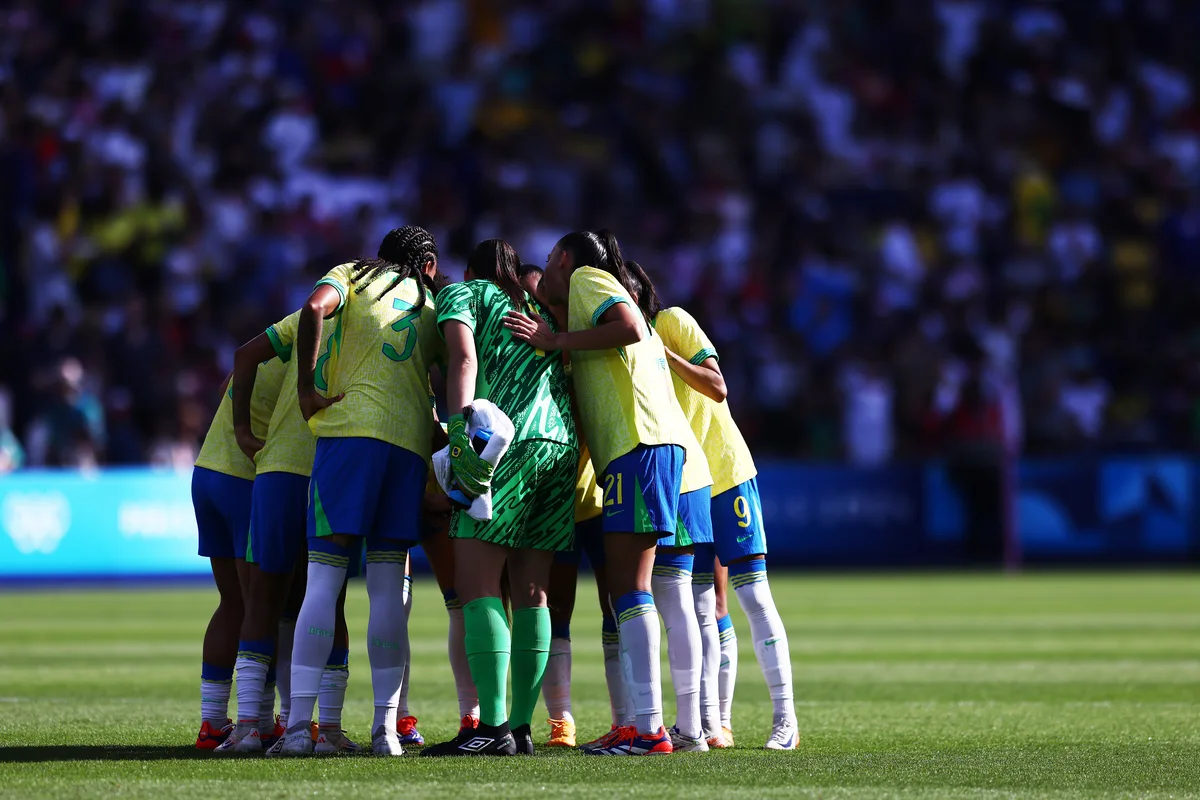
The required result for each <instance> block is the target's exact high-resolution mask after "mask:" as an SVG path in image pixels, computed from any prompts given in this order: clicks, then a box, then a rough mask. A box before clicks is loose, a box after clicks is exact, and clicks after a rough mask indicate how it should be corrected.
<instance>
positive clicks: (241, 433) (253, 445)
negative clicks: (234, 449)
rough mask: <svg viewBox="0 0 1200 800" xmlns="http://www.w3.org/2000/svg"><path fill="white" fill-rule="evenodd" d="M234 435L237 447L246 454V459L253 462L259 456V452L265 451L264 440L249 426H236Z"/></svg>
mask: <svg viewBox="0 0 1200 800" xmlns="http://www.w3.org/2000/svg"><path fill="white" fill-rule="evenodd" d="M233 435H234V438H236V439H237V446H238V447H239V448H241V451H242V452H243V453H245V454H246V458H248V459H250V460H251V461H253V460H254V457H255V456H257V455H258V451H259V450H262V449H263V445H264V442H263V440H262V439H259V438H258V437H257V436H255V435H254V433H253V432H252V431H251V430H250V427H249V426H248V425H247V426H243V425H238V426H235V427H234V429H233Z"/></svg>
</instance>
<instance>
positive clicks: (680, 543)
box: [673, 514, 696, 547]
mask: <svg viewBox="0 0 1200 800" xmlns="http://www.w3.org/2000/svg"><path fill="white" fill-rule="evenodd" d="M695 543H696V542H695V540H694V539H692V532H691V531H689V530H688V528H687V524H686V523H685V522H684V521H683V514H676V515H675V544H674V545H673V546H674V547H691V546H692V545H694V544H695Z"/></svg>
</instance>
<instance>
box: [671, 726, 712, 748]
mask: <svg viewBox="0 0 1200 800" xmlns="http://www.w3.org/2000/svg"><path fill="white" fill-rule="evenodd" d="M671 752H672V753H707V752H708V742H707V741H706V740H705V739H704V736H703V734H702V735H701V736H700V738H698V739H693V738H692V737H690V736H684V735H683V734H682V733H680V732H679V726H678V725H673V726H672V727H671Z"/></svg>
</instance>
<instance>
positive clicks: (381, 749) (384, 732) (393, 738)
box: [371, 725, 404, 756]
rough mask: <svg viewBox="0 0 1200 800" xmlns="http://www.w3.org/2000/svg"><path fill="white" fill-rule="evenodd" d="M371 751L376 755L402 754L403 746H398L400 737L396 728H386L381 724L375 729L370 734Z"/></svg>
mask: <svg viewBox="0 0 1200 800" xmlns="http://www.w3.org/2000/svg"><path fill="white" fill-rule="evenodd" d="M371 752H372V753H374V754H375V755H377V756H402V755H404V748H403V747H401V746H400V737H399V736H397V735H396V730H395V729H394V728H393V729H392V730H388V729H387V728H385V727H384V726H383V725H380V726H379V727H378V728H376V729H375V733H374V735H373V736H371Z"/></svg>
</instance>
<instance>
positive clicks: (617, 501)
mask: <svg viewBox="0 0 1200 800" xmlns="http://www.w3.org/2000/svg"><path fill="white" fill-rule="evenodd" d="M624 478H625V476H624V474H623V473H620V472H618V473H617V474H616V475H613V474H612V473H609V474H608V475H605V476H604V505H605V506H611V505H618V506H620V505H624V504H625V496H624V495H625V492H624V489H625V480H624ZM614 487H615V488H616V490H617V491H616V497H615V498H614V496H613V488H614Z"/></svg>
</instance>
